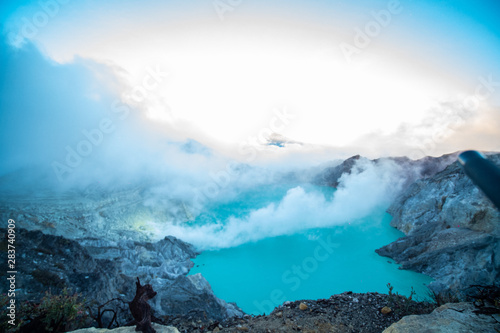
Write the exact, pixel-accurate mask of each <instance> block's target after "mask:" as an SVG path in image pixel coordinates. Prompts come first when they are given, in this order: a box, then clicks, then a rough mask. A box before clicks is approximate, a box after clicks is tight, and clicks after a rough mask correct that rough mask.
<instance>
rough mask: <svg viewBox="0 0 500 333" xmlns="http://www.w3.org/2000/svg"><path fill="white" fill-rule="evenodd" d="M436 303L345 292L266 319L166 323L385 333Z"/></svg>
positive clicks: (198, 328)
mask: <svg viewBox="0 0 500 333" xmlns="http://www.w3.org/2000/svg"><path fill="white" fill-rule="evenodd" d="M435 307H436V306H435V305H434V304H430V303H427V302H415V301H412V300H408V299H407V298H406V297H402V296H397V295H391V296H390V295H386V294H379V293H364V294H356V293H352V292H345V293H342V294H339V295H333V296H331V297H330V298H329V299H319V300H299V301H295V302H285V303H284V304H283V305H281V306H279V307H277V308H275V309H274V311H273V312H271V313H270V314H269V315H265V316H249V315H247V316H245V317H243V318H232V319H229V320H227V321H225V322H220V323H219V322H213V321H206V322H203V321H200V320H198V321H194V320H190V319H189V318H170V319H168V320H165V321H164V322H163V324H167V325H172V326H175V327H177V329H178V330H179V331H180V332H204V333H205V332H214V333H215V332H266V333H267V332H296V331H297V332H382V331H383V330H384V329H385V328H387V327H389V326H390V325H391V324H392V323H394V322H397V321H399V320H400V319H401V318H402V317H404V316H406V315H410V314H426V313H430V312H432V310H434V309H435Z"/></svg>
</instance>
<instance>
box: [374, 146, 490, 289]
mask: <svg viewBox="0 0 500 333" xmlns="http://www.w3.org/2000/svg"><path fill="white" fill-rule="evenodd" d="M489 158H490V159H491V160H492V161H493V162H494V163H495V164H497V165H500V154H494V155H490V156H489ZM388 212H389V213H390V214H391V215H392V216H393V220H392V221H391V225H392V226H393V227H396V228H397V229H399V230H401V231H403V232H404V233H405V234H406V235H407V236H406V237H403V238H400V239H399V240H397V241H395V242H393V243H391V244H389V245H387V246H384V247H382V248H380V249H378V250H377V253H378V254H380V255H382V256H387V257H391V258H393V259H394V260H395V261H396V262H397V263H399V264H401V268H402V269H410V270H415V271H418V272H422V273H424V274H427V275H429V276H431V277H433V278H434V279H435V281H434V282H432V283H431V284H430V286H429V287H430V288H431V289H432V290H433V291H435V292H442V291H447V290H449V289H452V290H463V289H465V288H467V287H468V286H469V285H472V284H483V285H487V284H494V283H499V282H500V213H499V211H498V210H497V209H496V208H495V207H494V206H493V204H492V203H491V202H490V201H489V200H488V199H487V198H486V197H485V196H484V194H483V193H482V192H481V191H480V190H479V189H478V188H477V187H476V186H475V185H474V184H473V183H472V181H471V180H470V179H469V178H468V177H467V176H466V175H465V173H464V172H463V170H462V168H461V166H460V165H459V164H458V162H454V163H452V164H450V165H449V166H448V167H446V169H445V170H443V171H441V172H439V173H437V174H435V175H434V176H432V177H429V178H424V179H420V180H417V181H416V182H415V183H414V184H412V185H411V186H410V187H409V188H407V190H406V191H405V192H403V193H402V194H401V195H400V196H399V197H398V198H397V199H396V201H395V202H394V203H393V204H392V205H391V206H390V208H389V209H388Z"/></svg>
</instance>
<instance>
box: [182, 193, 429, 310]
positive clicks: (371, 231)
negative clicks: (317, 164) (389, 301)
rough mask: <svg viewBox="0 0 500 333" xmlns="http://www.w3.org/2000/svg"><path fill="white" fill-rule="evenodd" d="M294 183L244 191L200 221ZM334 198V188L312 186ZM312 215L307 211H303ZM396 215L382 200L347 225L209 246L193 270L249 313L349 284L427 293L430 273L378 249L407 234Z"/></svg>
mask: <svg viewBox="0 0 500 333" xmlns="http://www.w3.org/2000/svg"><path fill="white" fill-rule="evenodd" d="M289 188H290V187H289V186H285V185H283V186H272V187H268V188H259V189H258V190H257V189H255V190H251V191H247V192H244V193H241V194H240V195H239V196H237V197H236V198H235V199H234V200H232V201H230V202H224V203H218V204H214V205H213V206H211V207H210V210H209V211H207V213H205V214H202V215H201V216H200V217H199V218H198V219H197V220H196V221H194V223H195V224H196V223H200V224H204V223H210V222H214V221H219V222H221V221H222V222H223V221H225V220H227V219H228V218H229V217H230V216H235V217H241V216H245V214H248V213H249V212H251V211H252V210H255V209H259V208H262V207H264V206H266V205H268V204H269V203H271V202H279V200H280V199H281V198H282V197H283V196H284V195H285V193H286V191H287V190H288V189H289ZM307 190H308V191H318V192H321V193H322V194H323V195H324V196H325V197H326V198H331V197H332V196H333V194H334V190H333V189H331V188H326V187H314V186H307ZM297 218H302V219H305V220H304V221H303V223H304V224H307V223H308V221H307V217H306V218H304V217H303V216H302V217H299V216H298V217H297ZM390 220H391V216H390V215H389V214H387V213H385V208H383V207H382V208H378V209H376V210H375V211H373V212H372V214H370V215H369V216H367V217H365V218H363V219H358V220H353V221H345V224H343V225H340V226H334V227H328V228H321V229H309V230H306V231H302V232H299V233H296V234H293V235H284V236H278V237H272V238H265V239H262V240H259V241H257V242H252V243H245V244H242V245H239V246H235V247H231V248H225V249H219V250H210V251H204V252H203V253H202V254H201V255H199V256H198V257H197V258H196V259H195V260H194V262H195V267H194V268H193V269H192V270H191V272H190V274H195V273H202V274H203V276H204V277H205V278H206V279H207V280H208V281H209V283H210V285H211V286H212V289H213V291H214V292H215V294H216V295H217V296H218V297H219V298H222V299H224V300H225V301H228V302H236V303H237V304H238V306H240V307H241V308H242V309H243V310H244V311H245V312H246V313H250V314H262V313H269V312H271V311H272V309H273V308H274V307H276V306H278V305H280V304H281V303H283V302H284V301H294V300H298V299H318V298H328V297H330V296H331V295H333V294H337V293H342V292H344V291H353V292H368V291H372V292H373V291H376V292H382V293H387V292H388V288H387V286H386V285H387V283H391V285H392V286H394V292H399V293H400V294H404V295H409V293H410V290H411V287H413V288H414V289H415V291H416V292H417V297H420V298H421V299H424V298H425V297H426V295H427V288H426V286H425V285H427V284H428V283H429V282H431V279H430V278H429V277H427V276H425V275H422V274H418V273H415V272H410V271H404V270H399V269H398V265H396V264H395V263H392V260H390V259H389V258H384V257H380V256H378V255H377V254H376V253H375V252H374V251H375V249H377V248H380V247H381V246H383V245H386V244H389V243H391V242H393V241H395V240H396V239H397V238H399V237H402V236H403V233H401V232H399V231H398V230H396V229H394V228H392V227H390V225H389V223H390Z"/></svg>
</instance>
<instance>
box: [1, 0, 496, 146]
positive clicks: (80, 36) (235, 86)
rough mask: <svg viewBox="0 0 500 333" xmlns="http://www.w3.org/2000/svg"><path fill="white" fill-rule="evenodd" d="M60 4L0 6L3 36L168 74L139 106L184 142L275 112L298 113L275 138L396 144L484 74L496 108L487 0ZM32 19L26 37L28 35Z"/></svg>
mask: <svg viewBox="0 0 500 333" xmlns="http://www.w3.org/2000/svg"><path fill="white" fill-rule="evenodd" d="M63 2H64V1H61V2H60V3H59V2H56V1H55V0H54V1H48V0H47V1H45V2H44V1H42V2H41V3H46V4H47V3H50V4H52V7H50V6H49V5H45V7H43V6H42V5H41V4H40V3H38V2H36V1H33V2H29V1H27V2H26V6H11V7H8V6H6V7H5V10H4V14H3V15H4V17H5V18H6V20H5V22H6V23H5V25H4V32H5V34H6V36H8V38H9V40H10V42H11V44H14V45H17V46H20V45H22V44H23V43H25V42H26V41H27V40H30V41H31V42H33V43H35V44H36V45H37V46H38V47H39V49H40V50H42V52H43V53H45V54H46V55H47V56H48V57H49V58H51V59H53V60H55V61H57V62H59V63H71V62H72V61H74V59H76V58H86V59H93V60H95V61H98V62H102V63H105V64H108V65H112V66H114V69H115V70H117V69H120V72H121V73H122V74H123V73H126V74H125V75H124V77H125V78H126V80H127V81H126V82H127V84H128V87H129V88H128V91H129V92H130V89H133V87H136V86H137V85H141V84H142V82H143V81H144V77H145V76H146V75H147V73H148V68H149V69H151V68H158V69H161V70H162V71H164V72H167V73H168V78H167V79H165V80H164V82H162V83H161V84H160V85H159V86H158V87H157V88H155V89H152V90H151V91H148V94H147V96H146V98H145V100H144V101H141V108H142V109H143V110H145V113H146V114H147V115H148V117H149V118H151V119H153V120H154V121H156V122H157V123H158V124H160V125H159V126H161V124H162V123H163V124H165V125H169V126H174V127H175V126H180V124H190V125H189V126H188V127H186V130H185V136H186V137H189V138H194V139H196V140H200V141H203V140H206V141H207V142H212V143H213V142H215V143H217V144H222V145H237V144H238V143H240V142H244V141H245V140H246V138H247V137H249V136H252V135H253V136H255V135H257V134H258V133H259V131H260V130H261V129H262V128H265V127H268V126H269V122H270V120H271V119H272V117H273V112H274V111H273V110H275V109H276V108H280V107H286V108H287V109H288V110H289V112H290V113H292V114H293V115H294V116H295V117H294V119H293V120H292V121H290V123H289V124H287V126H286V127H285V128H282V129H281V130H280V133H279V134H282V135H284V136H285V137H288V138H290V139H293V140H296V141H300V142H305V143H310V144H317V145H330V146H340V147H342V146H349V145H352V144H359V140H360V138H363V137H367V136H370V135H373V134H374V133H376V134H377V135H379V136H390V137H393V139H395V140H398V138H397V136H396V137H394V136H395V135H396V134H397V133H400V132H401V128H402V126H404V127H409V128H412V127H422V124H424V123H425V122H426V121H427V119H428V118H429V114H430V112H436V111H435V110H436V108H439V107H440V106H441V105H442V104H443V103H455V104H457V105H460V104H463V101H464V100H466V99H467V97H470V96H474V95H475V93H476V89H477V86H478V85H479V84H480V83H481V82H480V79H479V78H481V77H482V78H488V76H491V77H492V78H493V79H492V80H493V82H497V83H495V84H496V85H495V84H494V87H493V91H491V92H490V94H489V95H488V98H486V99H484V100H481V103H480V109H479V111H478V112H480V113H481V112H483V111H481V110H490V109H491V108H496V107H498V106H499V105H500V83H498V81H500V69H499V68H500V67H499V66H498V59H500V23H498V20H496V19H495V18H494V15H493V14H492V13H493V12H496V13H498V12H500V9H499V5H498V4H497V3H496V2H494V1H491V2H489V1H479V2H475V3H474V5H472V4H469V3H468V2H465V1H454V2H451V1H440V2H438V3H436V2H434V1H419V2H415V1H352V2H342V1H315V2H311V1H292V2H290V1H274V2H271V4H269V2H264V1H257V0H254V1H250V0H241V1H222V0H221V1H215V0H214V1H203V2H199V3H196V4H189V5H187V4H184V2H181V1H152V0H151V1H141V2H136V1H107V2H105V3H103V2H102V1H101V2H99V1H85V2H84V1H81V2H78V1H69V2H68V3H65V4H62V3H63ZM54 4H56V5H54ZM47 6H48V7H47ZM44 8H45V9H44ZM44 12H45V13H48V14H51V13H52V15H51V16H53V17H50V18H49V19H48V20H47V22H43V15H41V14H40V13H44ZM387 14H389V16H387ZM37 15H38V16H37ZM377 17H378V19H377ZM377 20H378V21H377ZM37 22H38V23H39V24H38V25H40V27H38V28H37V27H36V25H35V24H36V23H37ZM40 23H45V24H40ZM29 24H32V25H35V30H36V31H35V32H33V33H30V34H28V35H29V36H27V37H28V38H24V37H26V31H28V32H30V31H29V27H27V25H29ZM26 29H28V30H26ZM370 29H371V30H370ZM23 31H24V37H23V36H22V35H23ZM359 31H364V36H360V33H359ZM31 32H32V31H31ZM367 39H368V40H367ZM353 50H354V51H353ZM122 78H123V77H122ZM125 95H126V94H125ZM97 96H98V94H97V95H95V96H94V98H98V97H97ZM128 98H129V100H130V95H129V96H128ZM457 112H458V111H457ZM481 114H482V113H481ZM493 114H494V112H493ZM490 121H491V119H490ZM451 125H453V124H451ZM485 125H486V124H485ZM443 126H445V127H446V126H450V122H446V121H445V122H444V123H443ZM479 128H480V127H479ZM433 130H434V131H436V128H435V127H433ZM437 131H439V129H437ZM430 134H431V135H432V133H430ZM497 134H498V132H497ZM406 139H408V138H404V137H401V140H406ZM413 139H415V138H413ZM408 140H409V139H408ZM383 141H384V140H381V142H383ZM492 147H493V148H495V147H498V145H497V146H494V145H493V146H492V145H489V146H483V147H478V148H479V149H491V148H492ZM499 148H500V147H499ZM447 149H448V147H447ZM398 152H399V153H404V151H398ZM438 152H441V153H442V152H445V151H434V152H430V153H434V154H435V153H438Z"/></svg>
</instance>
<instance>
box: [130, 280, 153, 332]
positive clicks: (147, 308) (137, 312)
mask: <svg viewBox="0 0 500 333" xmlns="http://www.w3.org/2000/svg"><path fill="white" fill-rule="evenodd" d="M135 285H136V287H137V289H136V291H135V297H134V299H133V300H132V302H130V304H129V308H130V312H132V316H133V317H134V319H135V322H136V324H137V326H136V327H135V330H136V331H137V332H139V331H141V332H143V333H156V331H155V330H154V328H153V326H151V305H149V304H148V301H149V300H150V299H152V298H153V297H155V296H156V294H157V293H156V291H154V290H153V287H152V286H151V285H150V284H145V285H143V286H141V281H140V280H139V278H137V282H136V283H135Z"/></svg>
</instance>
